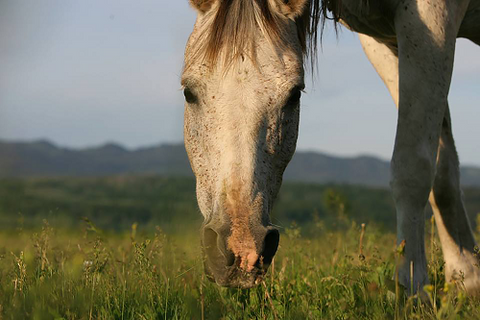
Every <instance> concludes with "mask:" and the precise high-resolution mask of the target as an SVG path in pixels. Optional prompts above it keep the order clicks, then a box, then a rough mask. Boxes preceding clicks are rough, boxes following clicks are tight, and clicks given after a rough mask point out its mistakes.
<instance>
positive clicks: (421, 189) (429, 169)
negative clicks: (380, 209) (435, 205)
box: [390, 156, 434, 207]
mask: <svg viewBox="0 0 480 320" xmlns="http://www.w3.org/2000/svg"><path fill="white" fill-rule="evenodd" d="M433 171H434V164H433V163H432V161H431V160H430V159H429V158H427V157H418V156H417V157H416V158H413V157H412V156H410V158H409V159H408V160H407V161H399V159H398V158H395V157H394V158H393V159H392V165H391V179H390V187H391V190H392V194H393V198H394V200H395V202H396V203H397V205H399V204H401V203H405V202H406V203H408V204H409V205H411V206H414V207H418V206H422V207H423V206H425V204H426V203H427V200H428V196H429V194H430V190H431V188H432V180H433Z"/></svg>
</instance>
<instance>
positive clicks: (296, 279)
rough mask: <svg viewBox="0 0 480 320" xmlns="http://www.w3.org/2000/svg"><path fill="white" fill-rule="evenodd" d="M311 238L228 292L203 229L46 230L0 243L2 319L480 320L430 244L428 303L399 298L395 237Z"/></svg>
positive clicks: (347, 228) (284, 238)
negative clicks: (204, 246) (213, 274)
mask: <svg viewBox="0 0 480 320" xmlns="http://www.w3.org/2000/svg"><path fill="white" fill-rule="evenodd" d="M339 224H341V225H340V226H339V227H338V228H337V230H336V231H332V230H329V229H326V228H325V227H324V225H323V224H322V222H321V221H317V223H316V224H315V225H314V226H313V227H314V228H315V230H316V232H315V234H314V235H310V236H308V237H306V236H304V235H303V233H302V229H301V228H299V227H297V226H295V225H292V226H291V227H290V228H286V229H283V230H282V234H281V240H280V247H279V250H278V253H277V256H276V258H275V260H274V263H273V265H272V266H271V268H270V270H269V272H268V274H267V275H266V277H265V279H264V282H263V283H261V285H260V286H258V287H256V288H253V289H248V290H239V289H227V288H220V287H218V286H216V285H215V284H213V283H211V282H209V281H208V280H207V279H206V278H205V276H204V274H203V268H202V255H201V249H200V245H199V232H198V230H195V228H193V229H191V230H187V229H186V230H184V232H183V233H177V234H172V235H166V234H165V233H163V232H162V230H160V229H159V228H158V229H157V230H156V232H154V233H143V232H142V230H139V228H137V226H136V225H133V226H132V229H131V230H130V231H129V232H125V233H111V234H109V233H104V232H102V231H101V230H98V229H97V228H96V227H95V226H94V225H93V224H92V223H90V222H88V221H87V223H86V224H85V225H84V226H83V227H81V228H79V229H78V231H76V232H72V231H68V232H67V231H65V230H62V229H53V228H52V227H50V226H49V225H48V223H47V222H45V223H44V225H43V228H42V230H39V231H38V232H37V233H32V232H31V231H22V230H16V231H11V232H3V233H0V319H394V318H397V319H478V318H480V307H479V304H478V302H479V300H476V299H475V298H471V297H467V296H465V295H464V294H463V292H461V291H458V290H457V289H456V286H455V284H453V283H444V281H443V279H444V277H443V263H442V260H441V253H440V249H439V246H438V244H437V240H436V238H435V237H430V238H429V239H428V241H427V248H428V251H429V257H430V258H431V259H430V262H429V275H430V281H431V284H432V285H431V286H428V287H427V288H426V291H425V296H426V297H427V300H429V302H428V301H427V302H420V301H419V299H418V298H417V297H410V298H408V297H406V296H405V295H403V293H401V292H397V294H395V291H396V286H395V281H393V280H392V279H394V270H395V260H396V257H395V255H396V254H398V253H396V252H397V250H396V248H395V237H394V234H392V233H382V232H380V231H379V230H378V229H376V228H375V227H370V226H367V227H366V229H363V231H362V227H361V226H359V225H357V224H355V223H354V222H351V221H349V220H347V219H345V220H343V221H340V222H339Z"/></svg>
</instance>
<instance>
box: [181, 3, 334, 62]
mask: <svg viewBox="0 0 480 320" xmlns="http://www.w3.org/2000/svg"><path fill="white" fill-rule="evenodd" d="M282 1H285V0H282ZM339 7H340V0H308V1H307V4H306V6H305V9H304V11H303V13H302V14H301V15H300V16H298V17H297V18H296V19H295V22H296V24H297V30H298V38H299V40H300V45H301V47H302V51H303V54H304V56H306V57H308V58H310V61H311V62H312V67H313V65H314V64H315V57H316V52H317V49H318V38H319V37H320V38H321V34H322V32H323V26H324V23H325V20H326V19H330V18H327V11H330V12H331V14H332V16H333V17H334V18H332V19H333V20H335V21H337V20H338V18H337V17H338V13H339ZM212 11H214V12H211V13H207V15H210V16H208V17H207V18H208V19H210V20H211V22H210V25H209V26H208V28H206V30H204V32H203V34H201V35H200V37H199V39H197V41H196V42H197V47H196V48H195V50H194V52H195V54H194V57H193V58H194V59H195V58H198V57H199V56H202V57H203V59H204V60H205V62H206V63H207V64H209V65H210V66H213V65H215V64H216V63H217V60H218V59H219V56H220V53H224V58H225V63H226V64H230V63H231V61H234V60H236V59H237V58H239V57H240V56H243V55H247V56H249V57H250V58H251V59H252V61H254V62H255V61H256V59H255V56H251V55H255V50H254V48H255V35H254V32H256V30H258V28H260V30H262V32H263V33H264V35H265V37H266V38H267V39H268V40H269V41H270V42H271V43H273V44H275V45H277V46H282V47H286V46H288V40H287V39H286V38H285V36H284V34H285V33H284V32H283V30H282V28H283V25H284V24H285V23H284V22H283V21H282V20H283V19H285V17H283V16H280V14H279V13H277V12H275V10H274V9H273V8H271V5H270V3H269V0H221V1H219V4H218V8H217V9H216V10H212ZM186 68H188V65H187V66H186Z"/></svg>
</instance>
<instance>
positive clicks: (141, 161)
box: [0, 140, 480, 186]
mask: <svg viewBox="0 0 480 320" xmlns="http://www.w3.org/2000/svg"><path fill="white" fill-rule="evenodd" d="M389 167H390V165H389V163H388V162H387V161H383V160H380V159H378V158H375V157H369V156H360V157H354V158H341V157H334V156H329V155H326V154H323V153H318V152H297V153H296V154H295V156H294V157H293V159H292V161H291V162H290V164H289V166H288V168H287V170H286V171H285V175H284V178H285V179H286V180H294V181H303V182H314V183H328V182H333V183H347V184H359V185H368V186H388V182H389V170H390V169H389ZM117 174H161V175H167V176H176V175H178V176H192V175H193V173H192V170H191V168H190V163H189V161H188V158H187V154H186V152H185V149H184V147H183V145H181V144H178V145H166V144H163V145H157V146H152V147H146V148H140V149H136V150H128V149H125V148H124V147H122V146H120V145H117V144H113V143H109V144H106V145H103V146H100V147H95V148H86V149H71V148H62V147H58V146H56V145H54V144H52V143H51V142H49V141H44V140H41V141H35V142H5V141H0V177H2V178H5V177H46V176H105V175H117ZM461 174H462V183H463V185H465V186H480V168H476V167H464V168H462V169H461Z"/></svg>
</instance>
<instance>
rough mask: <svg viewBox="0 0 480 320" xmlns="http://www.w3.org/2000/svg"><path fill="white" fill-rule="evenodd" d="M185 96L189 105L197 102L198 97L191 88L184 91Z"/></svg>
mask: <svg viewBox="0 0 480 320" xmlns="http://www.w3.org/2000/svg"><path fill="white" fill-rule="evenodd" d="M183 95H184V96H185V101H187V103H196V102H197V96H196V95H195V94H194V93H193V92H192V90H190V89H189V88H185V89H184V90H183Z"/></svg>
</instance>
